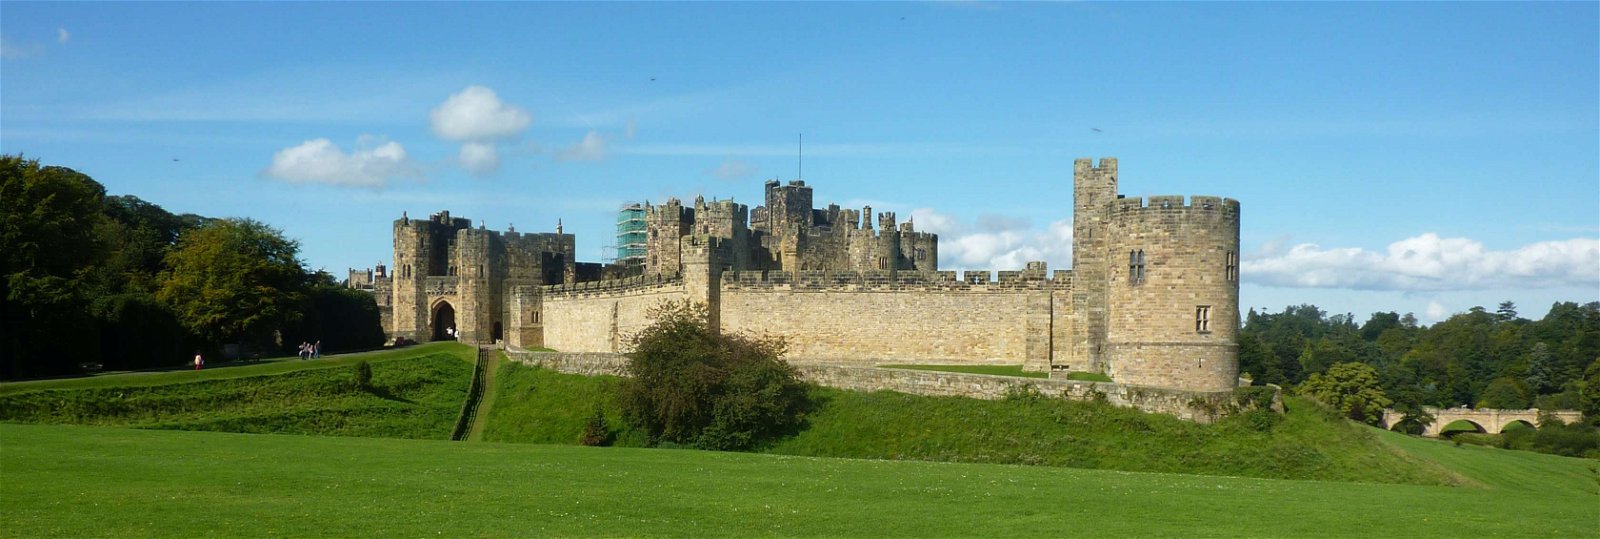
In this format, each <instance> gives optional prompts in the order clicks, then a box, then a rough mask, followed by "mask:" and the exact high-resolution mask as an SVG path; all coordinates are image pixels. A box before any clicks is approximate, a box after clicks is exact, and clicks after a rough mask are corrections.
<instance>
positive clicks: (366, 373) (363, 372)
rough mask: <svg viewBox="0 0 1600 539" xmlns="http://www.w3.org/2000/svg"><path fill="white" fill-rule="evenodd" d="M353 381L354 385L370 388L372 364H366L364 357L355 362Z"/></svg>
mask: <svg viewBox="0 0 1600 539" xmlns="http://www.w3.org/2000/svg"><path fill="white" fill-rule="evenodd" d="M355 382H356V387H359V388H361V389H372V365H369V364H367V360H365V359H363V360H361V361H358V362H356V375H355Z"/></svg>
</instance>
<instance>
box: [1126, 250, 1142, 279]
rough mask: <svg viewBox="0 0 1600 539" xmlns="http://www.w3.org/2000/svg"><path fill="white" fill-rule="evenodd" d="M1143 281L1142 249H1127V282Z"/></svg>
mask: <svg viewBox="0 0 1600 539" xmlns="http://www.w3.org/2000/svg"><path fill="white" fill-rule="evenodd" d="M1142 283H1144V249H1140V250H1137V251H1128V284H1132V285H1138V284H1142Z"/></svg>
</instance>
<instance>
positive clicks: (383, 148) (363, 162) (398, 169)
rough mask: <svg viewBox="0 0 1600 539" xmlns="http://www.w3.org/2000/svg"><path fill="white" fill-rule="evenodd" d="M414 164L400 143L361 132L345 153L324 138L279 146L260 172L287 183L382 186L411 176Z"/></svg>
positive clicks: (413, 172)
mask: <svg viewBox="0 0 1600 539" xmlns="http://www.w3.org/2000/svg"><path fill="white" fill-rule="evenodd" d="M415 173H416V167H415V165H413V164H412V162H411V160H410V159H409V158H408V157H406V150H405V148H403V147H401V146H400V143H398V142H393V141H382V140H381V139H377V138H372V137H366V136H363V137H362V138H361V140H359V141H358V142H357V143H356V149H355V151H352V152H350V153H345V152H344V150H342V149H340V148H339V147H338V146H336V145H334V143H333V142H332V141H329V140H328V139H325V138H319V139H315V140H308V141H305V142H303V143H301V144H300V145H299V146H294V147H290V148H284V149H282V150H278V153H276V154H274V155H273V156H272V165H271V166H268V167H267V168H266V170H263V171H262V174H263V175H265V176H267V177H269V178H274V179H278V180H282V181H286V182H290V183H321V184H328V185H345V186H357V187H382V186H384V185H386V184H388V182H389V181H390V180H392V179H394V178H397V177H402V176H410V175H414V174H415Z"/></svg>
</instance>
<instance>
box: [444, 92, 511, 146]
mask: <svg viewBox="0 0 1600 539" xmlns="http://www.w3.org/2000/svg"><path fill="white" fill-rule="evenodd" d="M428 120H429V121H430V123H431V124H432V127H433V134H435V135H438V136H439V138H442V139H445V140H461V141H484V140H493V139H502V138H510V137H515V136H517V135H521V134H522V130H524V129H527V128H528V126H529V125H531V124H533V115H532V114H529V113H528V111H526V110H523V109H522V108H520V107H515V106H512V105H508V104H506V103H504V102H501V101H500V96H498V95H495V93H494V90H490V89H488V88H485V87H482V86H468V87H467V88H466V89H465V90H461V91H460V92H457V93H454V94H451V95H450V97H449V98H448V99H445V100H444V103H441V104H439V106H438V107H434V109H433V112H430V113H428Z"/></svg>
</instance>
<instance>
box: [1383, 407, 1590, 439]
mask: <svg viewBox="0 0 1600 539" xmlns="http://www.w3.org/2000/svg"><path fill="white" fill-rule="evenodd" d="M1423 410H1425V411H1427V412H1428V413H1429V414H1432V415H1433V422H1432V423H1429V424H1427V425H1425V426H1424V427H1423V429H1422V435H1423V436H1429V437H1433V438H1437V437H1439V432H1440V431H1442V430H1444V428H1445V427H1446V426H1449V425H1450V424H1451V423H1454V422H1456V421H1461V420H1465V421H1468V422H1470V423H1472V424H1473V425H1476V426H1477V427H1478V429H1479V430H1482V431H1483V432H1486V433H1489V434H1499V433H1500V432H1502V431H1504V430H1505V429H1506V427H1508V426H1510V425H1511V424H1512V423H1518V422H1521V423H1526V424H1528V426H1537V425H1538V424H1539V415H1540V414H1549V415H1551V416H1553V417H1555V418H1556V419H1559V420H1561V422H1562V423H1568V424H1571V423H1576V422H1578V421H1582V420H1583V412H1579V411H1576V410H1550V411H1541V410H1539V409H1538V408H1533V409H1528V410H1500V409H1495V408H1433V407H1423ZM1403 417H1404V414H1402V413H1400V412H1399V411H1396V410H1393V409H1385V410H1384V411H1383V427H1384V428H1386V429H1393V428H1395V426H1396V425H1398V424H1399V423H1400V421H1401V419H1402V418H1403Z"/></svg>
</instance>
